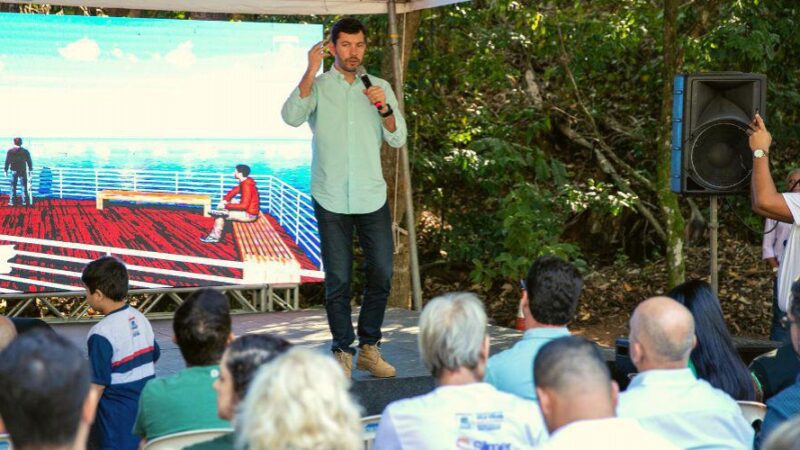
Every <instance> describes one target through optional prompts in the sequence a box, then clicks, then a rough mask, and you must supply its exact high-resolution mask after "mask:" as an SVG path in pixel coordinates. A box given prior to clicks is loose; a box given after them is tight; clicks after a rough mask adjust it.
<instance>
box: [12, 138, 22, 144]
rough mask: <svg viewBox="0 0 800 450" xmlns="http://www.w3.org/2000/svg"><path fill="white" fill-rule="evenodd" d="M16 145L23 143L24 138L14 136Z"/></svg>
mask: <svg viewBox="0 0 800 450" xmlns="http://www.w3.org/2000/svg"><path fill="white" fill-rule="evenodd" d="M14 145H17V146H19V145H22V138H19V137H15V138H14Z"/></svg>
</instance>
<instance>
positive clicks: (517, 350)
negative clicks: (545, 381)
mask: <svg viewBox="0 0 800 450" xmlns="http://www.w3.org/2000/svg"><path fill="white" fill-rule="evenodd" d="M564 336H569V330H568V329H567V328H566V327H558V328H531V329H529V330H527V331H525V334H523V335H522V339H521V340H520V341H519V342H517V343H516V344H514V346H513V347H511V348H509V349H508V350H506V351H503V352H500V353H498V354H496V355H494V356H492V357H491V358H489V362H488V364H487V365H486V374H485V375H484V378H483V381H485V382H486V383H489V384H491V385H492V386H494V387H496V388H497V389H499V390H501V391H503V392H508V393H509V394H514V395H518V396H520V397H522V398H527V399H529V400H536V389H535V388H534V380H533V360H534V359H535V358H536V354H537V353H539V349H540V348H542V347H543V346H544V345H545V344H547V343H548V342H550V341H552V340H553V339H558V338H560V337H564Z"/></svg>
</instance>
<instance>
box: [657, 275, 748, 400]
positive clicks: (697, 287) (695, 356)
mask: <svg viewBox="0 0 800 450" xmlns="http://www.w3.org/2000/svg"><path fill="white" fill-rule="evenodd" d="M667 297H670V298H673V299H675V300H677V301H678V302H679V303H681V304H683V305H684V306H685V307H686V308H688V309H689V311H691V312H692V316H694V323H695V335H696V336H697V346H696V347H695V348H694V350H692V354H691V357H690V359H689V366H690V368H693V369H694V373H695V375H697V377H698V378H701V379H703V380H706V381H708V382H709V383H710V384H711V385H712V386H714V387H715V388H717V389H721V390H723V391H725V392H726V393H728V395H730V396H731V397H733V399H734V400H755V399H756V382H755V381H754V378H753V377H752V376H751V374H750V371H749V370H747V366H745V364H744V362H743V361H742V358H741V357H739V354H738V353H737V352H736V347H734V345H733V338H731V333H730V331H728V326H727V325H726V324H725V318H724V317H723V315H722V308H721V307H720V303H719V299H718V298H717V296H716V295H714V291H713V290H712V289H711V286H710V285H709V284H708V283H706V282H705V281H702V280H690V281H687V282H685V283H683V284H681V285H679V286H676V287H675V288H673V289H672V290H671V291H669V293H667Z"/></svg>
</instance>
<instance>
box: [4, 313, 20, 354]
mask: <svg viewBox="0 0 800 450" xmlns="http://www.w3.org/2000/svg"><path fill="white" fill-rule="evenodd" d="M15 337H17V327H15V326H14V323H13V322H11V319H9V318H7V317H5V316H0V350H3V349H4V348H6V347H8V344H10V343H11V341H13V340H14V338H15Z"/></svg>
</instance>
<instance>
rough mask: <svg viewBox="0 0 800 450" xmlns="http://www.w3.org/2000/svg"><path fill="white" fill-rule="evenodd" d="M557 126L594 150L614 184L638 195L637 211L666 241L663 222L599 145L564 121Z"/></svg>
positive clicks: (627, 192) (601, 166) (569, 137)
mask: <svg viewBox="0 0 800 450" xmlns="http://www.w3.org/2000/svg"><path fill="white" fill-rule="evenodd" d="M557 126H558V129H559V130H560V131H561V133H563V134H564V136H566V137H567V138H568V139H569V140H571V141H572V142H575V143H576V144H578V145H580V146H581V147H584V148H587V149H589V150H591V151H592V152H594V155H595V157H596V158H597V161H598V162H599V163H600V169H601V170H602V171H603V172H604V173H605V174H607V175H608V176H610V177H611V179H612V180H614V184H616V185H617V187H618V188H619V189H620V190H621V191H623V192H625V193H626V194H629V195H633V196H635V197H636V202H635V203H634V205H635V206H636V209H637V211H639V214H641V215H642V216H643V217H644V218H645V219H647V221H648V222H649V223H650V225H651V226H652V227H653V229H654V230H655V231H656V234H658V236H659V237H660V238H661V239H663V240H664V241H666V239H667V234H666V233H665V232H664V228H663V227H662V226H661V224H660V223H659V222H658V220H657V219H656V218H655V216H653V213H652V211H650V210H649V209H647V207H646V206H645V205H644V204H643V203H642V201H641V200H640V199H639V195H638V194H636V192H634V191H633V190H632V189H631V187H630V184H629V183H628V182H627V180H625V179H624V178H622V177H621V176H620V175H619V173H618V172H617V169H615V168H614V166H613V165H612V164H611V163H610V162H609V161H608V159H607V158H606V157H605V155H604V154H603V152H602V151H600V149H599V148H598V146H596V145H592V144H591V143H590V142H589V141H587V140H586V138H584V137H583V136H581V135H579V134H578V133H577V132H576V131H575V130H573V129H571V128H570V127H569V126H567V125H566V124H564V123H559V124H558V125H557Z"/></svg>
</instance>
